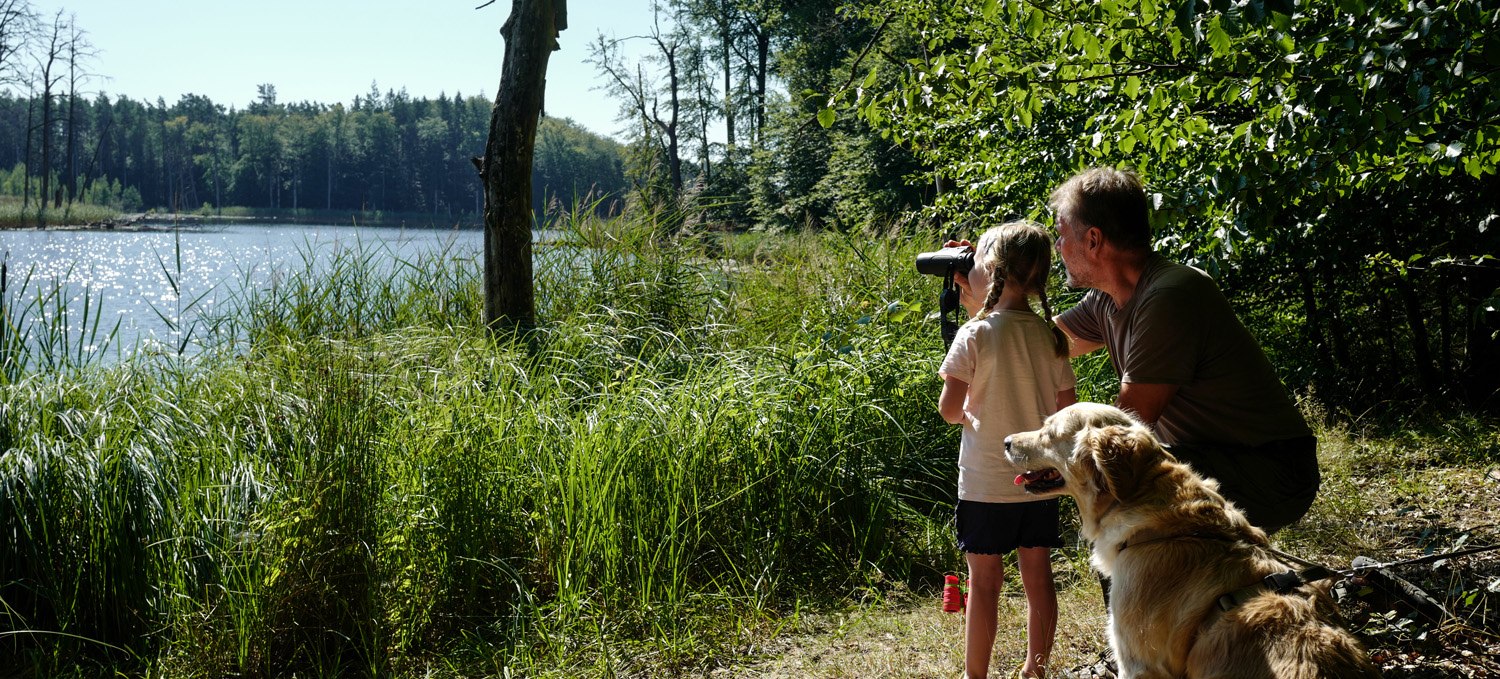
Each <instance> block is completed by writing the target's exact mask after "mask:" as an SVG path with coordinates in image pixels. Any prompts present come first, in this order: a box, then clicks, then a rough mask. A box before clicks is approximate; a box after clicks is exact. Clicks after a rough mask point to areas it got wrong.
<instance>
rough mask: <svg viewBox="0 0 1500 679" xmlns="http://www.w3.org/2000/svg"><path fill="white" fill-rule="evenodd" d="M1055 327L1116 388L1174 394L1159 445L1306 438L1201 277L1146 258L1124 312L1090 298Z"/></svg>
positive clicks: (1263, 362) (1272, 377) (1245, 337)
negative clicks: (1108, 368)
mask: <svg viewBox="0 0 1500 679" xmlns="http://www.w3.org/2000/svg"><path fill="white" fill-rule="evenodd" d="M1060 320H1061V322H1062V324H1063V325H1065V326H1067V328H1068V330H1070V331H1072V332H1073V334H1074V335H1075V336H1076V337H1078V339H1081V340H1084V341H1087V342H1098V343H1102V344H1103V345H1104V346H1105V347H1106V348H1107V349H1108V350H1109V361H1110V363H1112V364H1113V365H1114V368H1115V372H1116V373H1117V374H1118V375H1119V376H1120V381H1121V382H1138V383H1142V384H1174V385H1177V393H1176V395H1174V396H1173V397H1172V400H1171V401H1169V402H1168V403H1167V407H1166V408H1165V409H1164V410H1162V413H1161V416H1160V417H1159V418H1158V419H1157V422H1156V433H1157V434H1158V435H1159V436H1161V438H1162V441H1164V442H1166V443H1168V444H1179V443H1184V444H1194V443H1196V444H1233V445H1239V446H1258V445H1261V444H1263V443H1268V442H1271V441H1280V440H1284V439H1290V438H1297V437H1300V436H1307V435H1309V434H1311V433H1312V430H1311V429H1309V428H1308V426H1307V422H1306V421H1305V420H1303V419H1302V413H1301V412H1300V411H1298V410H1297V406H1296V404H1295V403H1293V401H1292V399H1291V395H1290V394H1288V393H1287V390H1286V387H1284V386H1282V384H1281V379H1280V378H1279V377H1277V375H1276V371H1275V369H1273V368H1272V367H1271V362H1270V361H1269V360H1267V359H1266V354H1265V352H1263V351H1261V348H1260V345H1259V344H1258V343H1256V341H1255V338H1254V337H1252V336H1251V335H1250V331H1249V330H1246V329H1245V326H1244V325H1243V324H1241V323H1240V320H1239V318H1238V317H1237V316H1235V314H1234V310H1233V309H1232V308H1231V307H1230V306H1229V301H1228V300H1226V299H1225V298H1224V294H1223V293H1221V292H1220V291H1219V286H1218V285H1216V284H1214V281H1213V279H1212V278H1209V276H1208V274H1206V273H1203V272H1202V271H1199V270H1197V269H1194V268H1192V267H1189V266H1184V265H1182V264H1178V263H1176V262H1173V261H1170V260H1168V259H1167V258H1165V257H1163V256H1161V255H1160V254H1153V255H1152V256H1151V258H1150V259H1148V260H1147V261H1146V266H1145V269H1144V270H1143V271H1142V272H1141V278H1140V280H1139V281H1137V282H1136V286H1135V293H1134V294H1133V295H1132V296H1131V298H1130V300H1129V301H1128V302H1126V303H1125V306H1124V308H1118V307H1116V306H1115V303H1114V300H1113V298H1111V297H1110V296H1109V295H1106V294H1104V293H1102V292H1099V291H1098V290H1091V291H1089V293H1088V294H1087V295H1085V296H1084V298H1083V301H1081V302H1079V303H1078V306H1075V307H1073V308H1072V309H1069V310H1067V311H1065V312H1063V313H1062V315H1061V316H1060Z"/></svg>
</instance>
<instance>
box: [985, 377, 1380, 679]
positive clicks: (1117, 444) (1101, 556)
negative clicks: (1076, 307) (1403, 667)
mask: <svg viewBox="0 0 1500 679" xmlns="http://www.w3.org/2000/svg"><path fill="white" fill-rule="evenodd" d="M1005 454H1006V457H1007V458H1008V459H1009V460H1010V461H1011V462H1012V463H1013V464H1015V465H1017V466H1018V467H1019V468H1020V469H1022V470H1025V473H1023V474H1021V475H1020V476H1017V477H1016V483H1017V484H1021V485H1025V486H1026V490H1027V491H1029V492H1031V493H1033V494H1036V495H1038V496H1054V495H1064V494H1065V495H1070V496H1072V497H1073V499H1074V500H1075V501H1076V503H1077V505H1078V513H1079V515H1080V516H1079V518H1080V524H1081V532H1082V534H1083V536H1084V537H1085V538H1087V539H1088V540H1089V541H1091V542H1092V543H1093V556H1092V562H1093V564H1094V567H1095V568H1096V569H1098V570H1099V572H1100V573H1102V574H1103V575H1105V576H1106V577H1108V578H1110V579H1111V581H1112V586H1111V589H1110V593H1109V624H1108V634H1109V643H1110V646H1111V648H1112V649H1113V650H1114V654H1115V662H1116V663H1117V665H1118V668H1119V677H1120V678H1121V679H1138V678H1145V679H1152V678H1156V677H1174V678H1175V677H1188V678H1191V679H1197V678H1200V677H1203V678H1206V677H1225V678H1228V677H1234V678H1236V679H1251V678H1257V677H1275V678H1278V679H1294V678H1295V679H1313V678H1315V677H1337V678H1339V679H1345V678H1363V677H1379V676H1380V671H1379V670H1378V669H1377V668H1376V667H1375V665H1374V663H1372V662H1371V661H1370V659H1369V656H1368V654H1367V653H1366V652H1365V650H1364V648H1363V647H1362V646H1361V645H1360V643H1359V641H1358V640H1357V639H1355V638H1354V636H1353V635H1352V634H1350V633H1349V632H1348V631H1347V630H1345V629H1344V628H1342V627H1341V626H1340V625H1339V623H1338V620H1339V614H1338V608H1337V606H1336V605H1335V604H1334V602H1333V599H1332V597H1330V596H1329V595H1328V591H1327V587H1326V585H1325V586H1321V587H1320V586H1318V583H1312V584H1308V583H1305V582H1302V581H1301V580H1300V579H1299V580H1296V581H1295V582H1292V583H1288V585H1289V586H1288V587H1285V588H1282V589H1280V590H1278V589H1273V588H1271V587H1270V586H1268V585H1264V584H1262V583H1263V582H1265V578H1266V576H1268V575H1272V574H1276V573H1287V572H1288V571H1291V570H1292V569H1291V568H1290V567H1288V566H1287V565H1286V564H1284V563H1282V562H1281V561H1278V560H1277V559H1276V558H1275V557H1274V556H1273V555H1272V554H1271V553H1270V552H1269V551H1268V550H1269V548H1270V543H1269V542H1268V540H1267V539H1266V534H1265V532H1264V531H1262V530H1260V529H1259V528H1256V527H1255V526H1252V525H1250V522H1249V521H1248V520H1246V518H1245V514H1244V513H1243V512H1241V511H1240V510H1239V509H1237V508H1236V507H1235V506H1234V504H1233V503H1231V502H1229V501H1227V500H1225V499H1224V497H1223V496H1222V495H1220V494H1219V492H1218V484H1217V483H1216V482H1214V481H1213V480H1211V479H1206V478H1204V477H1202V476H1199V475H1198V474H1197V473H1195V472H1194V471H1193V470H1192V469H1191V468H1190V467H1189V466H1188V465H1186V464H1183V463H1181V462H1178V461H1177V459H1176V458H1174V457H1172V455H1171V453H1169V452H1167V451H1166V450H1165V449H1164V448H1163V447H1162V445H1161V443H1160V442H1158V441H1157V439H1156V437H1155V435H1153V434H1152V433H1151V430H1150V429H1149V428H1147V427H1146V426H1145V425H1144V424H1142V423H1141V422H1140V421H1138V420H1136V419H1135V418H1133V417H1131V416H1130V415H1129V414H1127V413H1126V412H1125V411H1123V410H1120V409H1118V408H1115V407H1112V406H1107V405H1100V404H1097V403H1078V404H1075V405H1072V406H1069V407H1067V408H1064V409H1063V410H1060V411H1058V412H1057V413H1056V414H1054V415H1052V416H1051V417H1048V418H1047V419H1046V421H1045V422H1044V423H1043V425H1042V428H1041V429H1039V430H1037V431H1033V432H1024V433H1018V434H1014V435H1012V436H1010V437H1007V438H1006V439H1005ZM1322 582H1323V583H1326V582H1327V581H1326V580H1324V581H1322Z"/></svg>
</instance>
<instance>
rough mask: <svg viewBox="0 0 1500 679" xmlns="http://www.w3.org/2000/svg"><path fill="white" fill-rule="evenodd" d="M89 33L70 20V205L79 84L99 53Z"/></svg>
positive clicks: (74, 178) (75, 170) (75, 166)
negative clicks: (86, 66)
mask: <svg viewBox="0 0 1500 679" xmlns="http://www.w3.org/2000/svg"><path fill="white" fill-rule="evenodd" d="M87 36H88V34H87V33H86V32H85V31H84V30H83V29H80V28H78V24H77V23H76V21H75V20H74V19H73V18H72V17H69V20H68V46H67V47H68V159H67V160H68V164H67V176H66V177H64V181H65V182H66V183H65V186H67V189H68V205H72V204H73V193H74V191H76V190H77V188H78V85H79V83H82V82H83V81H85V80H87V79H89V78H92V77H93V76H94V74H93V73H90V72H88V71H86V70H84V69H83V67H84V65H85V64H84V62H86V61H91V60H93V59H94V57H96V56H98V53H97V52H95V51H94V46H93V45H91V44H89V42H88V37H87Z"/></svg>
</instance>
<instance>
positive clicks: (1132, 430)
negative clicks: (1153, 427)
mask: <svg viewBox="0 0 1500 679" xmlns="http://www.w3.org/2000/svg"><path fill="white" fill-rule="evenodd" d="M1085 436H1087V437H1088V440H1087V442H1086V445H1087V446H1088V449H1089V450H1090V451H1091V452H1092V453H1093V457H1094V465H1093V466H1094V469H1095V471H1094V475H1095V479H1094V480H1095V482H1096V483H1097V484H1098V486H1099V488H1100V490H1103V491H1105V492H1108V493H1109V494H1110V495H1113V496H1115V497H1116V498H1117V499H1119V500H1120V501H1122V502H1124V501H1129V500H1131V499H1133V498H1134V497H1135V496H1136V495H1137V494H1138V493H1140V492H1141V491H1143V490H1145V485H1146V482H1147V481H1148V480H1149V478H1150V475H1151V471H1152V470H1153V469H1155V468H1156V467H1158V466H1159V463H1160V462H1161V452H1162V449H1161V446H1160V445H1158V444H1157V443H1156V440H1155V439H1154V438H1152V436H1151V434H1150V433H1149V432H1147V431H1145V430H1144V429H1141V428H1139V427H1123V426H1119V425H1112V426H1108V427H1103V428H1101V429H1095V430H1092V431H1089V432H1088V433H1087V434H1085Z"/></svg>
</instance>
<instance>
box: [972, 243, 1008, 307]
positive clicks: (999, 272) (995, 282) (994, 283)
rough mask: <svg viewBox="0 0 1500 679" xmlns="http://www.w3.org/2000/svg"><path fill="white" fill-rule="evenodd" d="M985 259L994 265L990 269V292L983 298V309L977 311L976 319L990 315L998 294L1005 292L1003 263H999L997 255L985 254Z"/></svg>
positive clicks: (998, 297)
mask: <svg viewBox="0 0 1500 679" xmlns="http://www.w3.org/2000/svg"><path fill="white" fill-rule="evenodd" d="M998 245H999V244H998V243H997V244H996V246H998ZM985 257H986V259H989V260H993V261H994V265H993V266H992V267H990V291H989V294H988V295H985V298H984V307H982V308H981V309H980V310H979V315H978V318H985V317H986V316H989V315H990V309H993V308H995V303H996V302H999V301H1000V293H1002V292H1004V291H1005V262H1003V261H1001V259H1000V256H999V253H995V254H987V255H985Z"/></svg>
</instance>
